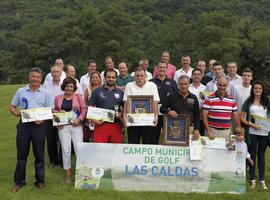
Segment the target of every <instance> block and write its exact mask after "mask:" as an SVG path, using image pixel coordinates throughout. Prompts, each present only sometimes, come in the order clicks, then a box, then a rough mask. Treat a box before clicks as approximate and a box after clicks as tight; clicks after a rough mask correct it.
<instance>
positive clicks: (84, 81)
mask: <svg viewBox="0 0 270 200" xmlns="http://www.w3.org/2000/svg"><path fill="white" fill-rule="evenodd" d="M87 68H88V72H87V73H86V74H85V75H83V76H82V77H81V79H80V85H81V88H82V90H83V92H84V91H85V89H86V88H87V87H88V85H89V81H90V80H89V79H90V76H91V74H92V73H93V72H95V71H97V64H96V61H95V60H89V61H88V62H87Z"/></svg>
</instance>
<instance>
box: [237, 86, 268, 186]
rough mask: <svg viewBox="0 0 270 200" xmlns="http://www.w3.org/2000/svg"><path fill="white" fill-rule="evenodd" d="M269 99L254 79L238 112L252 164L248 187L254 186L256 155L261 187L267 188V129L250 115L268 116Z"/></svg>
mask: <svg viewBox="0 0 270 200" xmlns="http://www.w3.org/2000/svg"><path fill="white" fill-rule="evenodd" d="M269 108H270V105H269V100H268V97H267V95H266V94H265V89H264V85H263V84H262V82H260V81H255V82H254V83H253V84H252V87H251V91H250V97H249V98H248V99H247V100H246V101H245V103H244V105H243V107H242V111H241V113H240V119H241V122H242V123H243V124H244V125H245V126H246V134H247V137H246V138H247V139H248V140H247V143H248V144H249V147H248V149H249V153H250V154H251V159H252V160H253V161H254V165H253V166H250V170H249V173H250V188H255V186H256V177H255V169H256V155H257V156H258V168H259V181H260V183H261V185H262V187H263V189H268V188H267V186H266V185H265V180H264V174H265V150H266V148H267V144H268V130H264V129H262V128H261V127H260V126H258V125H256V124H255V123H254V118H253V117H252V115H257V116H260V117H263V118H267V117H268V116H269V110H270V109H269Z"/></svg>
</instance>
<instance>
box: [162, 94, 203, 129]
mask: <svg viewBox="0 0 270 200" xmlns="http://www.w3.org/2000/svg"><path fill="white" fill-rule="evenodd" d="M170 110H174V111H175V112H176V113H177V114H188V115H189V116H190V125H192V124H194V129H199V128H200V108H199V102H198V99H197V97H196V96H195V95H194V94H192V93H190V92H188V96H187V97H186V98H184V97H183V96H182V95H181V94H180V93H179V92H176V93H173V94H171V95H169V97H168V98H167V100H166V101H165V102H164V104H163V105H162V106H161V108H160V112H161V113H163V114H167V113H168V112H169V111H170Z"/></svg>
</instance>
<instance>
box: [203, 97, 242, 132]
mask: <svg viewBox="0 0 270 200" xmlns="http://www.w3.org/2000/svg"><path fill="white" fill-rule="evenodd" d="M203 109H206V110H209V112H208V124H209V126H210V127H212V128H217V129H224V128H230V127H231V116H232V112H236V111H237V104H236V100H235V99H234V97H233V96H230V95H228V94H226V95H225V97H223V98H221V97H219V96H218V94H217V92H215V93H213V94H210V95H209V96H207V97H206V98H205V101H204V103H203Z"/></svg>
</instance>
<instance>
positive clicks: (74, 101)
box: [55, 77, 87, 183]
mask: <svg viewBox="0 0 270 200" xmlns="http://www.w3.org/2000/svg"><path fill="white" fill-rule="evenodd" d="M61 89H62V90H63V91H64V94H62V95H59V96H56V97H55V110H56V112H70V111H73V112H74V113H76V115H77V119H74V120H72V121H71V124H70V125H64V126H59V127H58V130H59V139H60V142H61V146H62V155H63V168H64V169H65V170H66V182H67V183H72V174H71V141H72V143H73V146H74V150H75V154H77V144H78V143H79V142H82V141H83V131H82V125H81V123H82V121H83V120H84V118H85V116H86V112H87V107H86V105H85V102H84V100H83V99H82V97H81V96H80V95H79V94H77V93H75V91H76V89H77V86H76V80H75V79H73V78H71V77H68V78H66V79H64V81H63V84H62V85H61Z"/></svg>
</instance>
